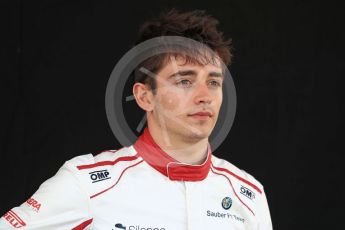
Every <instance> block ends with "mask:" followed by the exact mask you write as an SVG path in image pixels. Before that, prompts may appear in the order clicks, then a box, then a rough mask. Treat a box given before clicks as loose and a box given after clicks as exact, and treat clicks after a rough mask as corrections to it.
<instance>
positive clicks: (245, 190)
mask: <svg viewBox="0 0 345 230" xmlns="http://www.w3.org/2000/svg"><path fill="white" fill-rule="evenodd" d="M240 193H241V194H242V195H244V196H245V197H247V198H249V199H251V200H253V199H255V193H254V192H253V191H252V190H250V189H249V188H246V187H244V186H243V185H241V191H240Z"/></svg>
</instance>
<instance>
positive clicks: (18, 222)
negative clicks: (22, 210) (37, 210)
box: [3, 210, 26, 228]
mask: <svg viewBox="0 0 345 230" xmlns="http://www.w3.org/2000/svg"><path fill="white" fill-rule="evenodd" d="M3 218H5V220H7V222H8V223H10V224H11V225H12V226H13V227H15V228H21V227H24V226H25V225H26V224H25V222H24V221H23V220H22V219H20V217H19V216H18V215H17V214H15V213H14V212H13V211H11V210H10V211H8V212H7V213H6V214H5V215H4V216H3Z"/></svg>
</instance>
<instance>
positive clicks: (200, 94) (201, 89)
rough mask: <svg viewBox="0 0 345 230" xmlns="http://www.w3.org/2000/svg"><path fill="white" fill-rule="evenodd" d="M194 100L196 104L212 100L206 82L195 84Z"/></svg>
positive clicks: (208, 102) (207, 102)
mask: <svg viewBox="0 0 345 230" xmlns="http://www.w3.org/2000/svg"><path fill="white" fill-rule="evenodd" d="M194 102H195V104H197V105H198V104H201V103H205V104H210V103H211V102H212V97H211V94H210V89H209V87H207V85H206V84H202V83H199V84H198V85H197V87H196V90H195V94H194Z"/></svg>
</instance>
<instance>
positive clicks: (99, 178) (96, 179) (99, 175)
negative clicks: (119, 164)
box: [89, 170, 111, 183]
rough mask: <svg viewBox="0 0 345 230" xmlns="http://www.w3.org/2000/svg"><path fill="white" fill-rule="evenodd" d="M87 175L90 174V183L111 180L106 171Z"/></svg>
mask: <svg viewBox="0 0 345 230" xmlns="http://www.w3.org/2000/svg"><path fill="white" fill-rule="evenodd" d="M89 174H90V178H91V180H92V183H96V182H100V181H102V180H108V179H110V178H111V177H109V172H108V170H100V171H94V172H90V173H89Z"/></svg>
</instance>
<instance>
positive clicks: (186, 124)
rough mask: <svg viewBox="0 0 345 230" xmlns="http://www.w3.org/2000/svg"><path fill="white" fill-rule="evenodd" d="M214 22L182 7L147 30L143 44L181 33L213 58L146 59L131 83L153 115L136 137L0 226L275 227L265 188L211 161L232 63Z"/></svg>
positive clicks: (58, 179)
mask: <svg viewBox="0 0 345 230" xmlns="http://www.w3.org/2000/svg"><path fill="white" fill-rule="evenodd" d="M216 25H217V21H216V20H215V19H214V18H212V17H210V16H208V15H206V14H205V12H203V11H192V12H186V13H179V12H177V11H175V10H172V11H170V12H168V13H167V14H164V15H162V16H161V18H159V19H158V20H155V21H150V22H147V23H146V24H144V25H143V27H142V29H141V31H140V38H139V42H142V41H145V40H148V39H150V38H154V37H158V36H171V35H178V36H181V35H182V36H186V37H188V38H191V39H193V40H196V41H198V42H202V43H203V44H205V45H206V46H207V47H209V48H211V50H212V51H213V52H214V53H211V52H209V51H207V50H204V49H200V48H197V49H196V50H195V49H193V48H191V49H190V50H188V49H187V50H185V51H182V52H181V51H179V52H175V51H174V50H171V52H168V53H164V54H158V55H154V56H152V57H150V58H148V59H147V60H145V61H143V62H142V63H141V64H140V65H139V66H138V67H137V69H136V71H135V84H134V85H133V94H134V96H135V99H136V102H137V104H138V105H139V107H140V108H142V109H143V110H144V111H146V116H147V127H146V128H145V130H144V132H143V134H142V135H141V136H140V137H139V138H138V140H137V141H136V142H135V143H134V144H133V145H132V146H128V147H124V148H122V149H120V150H117V151H113V150H108V151H105V152H102V153H100V154H98V155H96V156H93V155H92V154H88V155H83V156H78V157H75V158H73V159H72V160H70V161H67V162H66V163H65V164H64V165H63V166H62V167H61V169H60V170H59V171H58V173H57V174H56V175H55V176H54V177H52V178H51V179H49V180H47V181H46V182H45V183H43V184H42V185H41V186H40V188H39V190H38V191H37V192H36V193H35V194H34V195H33V196H32V197H31V198H30V199H29V200H28V201H26V202H25V203H24V204H22V205H21V206H20V207H16V208H13V209H12V210H10V211H9V212H7V213H6V214H5V215H4V216H3V217H2V218H1V219H0V229H14V228H22V229H102V230H103V229H112V230H115V229H127V230H153V229H154V230H182V229H193V230H204V229H218V230H225V229H259V230H269V229H272V224H271V219H270V214H269V209H268V205H267V200H266V197H265V193H264V190H263V186H262V185H261V184H260V183H259V182H258V181H257V180H255V179H254V178H253V177H252V176H250V175H249V174H247V173H246V172H244V171H242V170H240V169H238V168H237V167H235V166H234V165H232V164H230V163H229V162H227V161H225V160H221V159H219V158H217V157H215V156H213V155H212V152H211V148H210V145H209V142H208V137H209V136H210V134H211V132H212V130H213V128H214V127H215V124H216V121H217V118H218V114H219V110H220V107H221V104H222V100H223V92H222V85H223V81H224V75H223V70H224V69H223V68H224V66H223V65H222V63H225V64H229V62H230V58H231V53H230V48H229V45H230V43H229V42H227V41H224V39H223V37H222V34H221V33H220V32H219V31H218V30H217V28H216ZM148 73H152V74H153V75H154V77H152V76H153V75H152V74H148Z"/></svg>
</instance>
